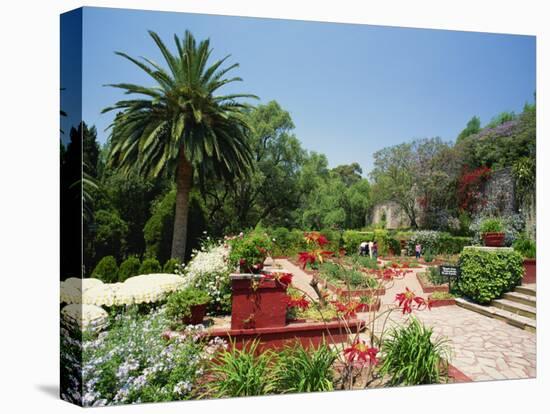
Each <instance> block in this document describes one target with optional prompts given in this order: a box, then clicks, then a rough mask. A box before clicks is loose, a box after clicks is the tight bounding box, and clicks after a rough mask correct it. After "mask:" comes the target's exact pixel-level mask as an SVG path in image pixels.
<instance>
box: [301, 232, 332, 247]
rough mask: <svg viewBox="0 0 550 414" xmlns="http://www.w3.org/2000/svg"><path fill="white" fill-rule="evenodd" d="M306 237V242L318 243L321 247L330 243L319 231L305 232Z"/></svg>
mask: <svg viewBox="0 0 550 414" xmlns="http://www.w3.org/2000/svg"><path fill="white" fill-rule="evenodd" d="M304 238H305V239H306V243H308V244H309V243H316V244H317V245H318V246H319V247H323V246H324V245H326V244H328V239H327V238H326V237H325V236H324V235H322V234H321V233H319V232H318V231H310V232H307V233H304Z"/></svg>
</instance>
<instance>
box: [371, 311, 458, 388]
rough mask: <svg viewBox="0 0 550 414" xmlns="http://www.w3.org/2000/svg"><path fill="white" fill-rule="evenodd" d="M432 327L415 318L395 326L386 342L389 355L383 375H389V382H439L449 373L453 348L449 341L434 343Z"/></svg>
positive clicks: (411, 383)
mask: <svg viewBox="0 0 550 414" xmlns="http://www.w3.org/2000/svg"><path fill="white" fill-rule="evenodd" d="M432 334H433V332H432V328H427V327H425V326H424V325H422V324H421V323H420V322H419V321H418V319H416V318H412V319H411V320H410V322H409V323H408V324H407V325H406V326H400V327H396V328H393V329H392V330H391V331H390V334H389V335H390V337H389V338H388V339H386V340H385V341H384V342H383V344H382V354H383V355H385V356H384V359H383V361H382V365H381V367H380V374H381V375H388V376H389V385H420V384H437V383H439V382H441V380H442V377H445V376H446V374H447V373H446V368H447V362H448V359H449V357H450V350H449V347H448V346H447V340H446V339H443V338H438V339H436V340H435V341H433V342H432Z"/></svg>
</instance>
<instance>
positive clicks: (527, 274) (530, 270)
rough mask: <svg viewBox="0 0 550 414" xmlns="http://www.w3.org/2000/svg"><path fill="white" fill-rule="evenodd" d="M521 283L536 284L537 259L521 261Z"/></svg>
mask: <svg viewBox="0 0 550 414" xmlns="http://www.w3.org/2000/svg"><path fill="white" fill-rule="evenodd" d="M523 269H524V273H523V279H522V281H523V283H537V259H523Z"/></svg>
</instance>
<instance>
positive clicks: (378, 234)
mask: <svg viewBox="0 0 550 414" xmlns="http://www.w3.org/2000/svg"><path fill="white" fill-rule="evenodd" d="M389 240H390V238H389V232H388V230H384V229H377V230H374V241H375V242H376V243H377V244H378V256H385V255H387V254H388V253H389V252H390V244H389V243H390V242H389Z"/></svg>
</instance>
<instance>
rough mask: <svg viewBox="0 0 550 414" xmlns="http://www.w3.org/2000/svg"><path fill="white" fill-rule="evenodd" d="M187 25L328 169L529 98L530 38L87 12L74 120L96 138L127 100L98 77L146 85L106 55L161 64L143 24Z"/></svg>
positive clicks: (515, 107)
mask: <svg viewBox="0 0 550 414" xmlns="http://www.w3.org/2000/svg"><path fill="white" fill-rule="evenodd" d="M186 29H188V30H190V31H191V32H192V33H193V34H194V35H195V37H196V38H197V39H203V38H206V37H209V38H210V40H211V45H212V47H213V48H214V53H213V58H219V57H222V56H224V55H226V54H231V55H232V57H231V58H230V62H231V63H232V62H238V63H240V68H238V69H236V70H235V71H234V75H238V76H241V77H242V78H243V79H244V81H243V82H241V83H237V84H234V86H233V87H231V88H227V92H232V91H239V92H246V93H253V94H256V95H258V96H259V97H260V98H261V101H260V102H262V103H265V102H268V101H269V100H272V99H275V100H277V101H278V102H279V103H280V104H281V106H282V107H283V108H285V109H286V110H288V111H289V112H290V114H291V116H292V118H293V120H294V123H295V125H296V129H295V134H296V136H297V137H298V138H299V139H300V141H301V142H302V144H303V146H304V147H305V148H306V149H308V150H314V151H317V152H321V153H324V154H326V155H327V157H328V159H329V163H330V165H331V166H336V165H339V164H344V163H351V162H354V161H357V162H359V164H360V165H361V166H362V167H363V170H364V173H367V172H368V171H369V170H370V169H371V168H372V153H373V152H375V151H377V150H379V149H381V148H383V147H386V146H389V145H395V144H398V143H401V142H404V141H409V140H411V139H413V138H423V137H432V136H440V137H442V138H443V139H445V140H454V139H455V138H456V136H457V135H458V133H459V132H460V130H462V129H463V128H464V126H465V124H466V122H467V121H468V120H469V119H470V118H471V117H472V116H473V115H478V116H480V117H481V121H482V124H483V123H486V122H488V121H489V120H490V118H491V117H493V116H494V115H496V114H498V113H499V112H502V111H515V112H520V111H521V109H522V107H523V105H524V104H525V102H533V99H534V97H533V93H534V92H535V88H536V85H535V78H536V76H535V49H536V45H535V43H536V42H535V37H532V36H518V35H502V34H487V33H469V32H456V31H439V30H424V29H406V28H397V27H383V26H368V25H348V24H339V23H319V22H305V21H291V20H277V19H256V18H240V17H225V16H213V15H197V14H186V13H169V12H151V11H135V10H122V9H101V8H85V9H84V12H83V52H82V53H83V56H82V68H83V79H82V91H83V107H82V116H83V119H84V120H85V121H86V122H87V123H88V124H89V125H92V124H94V125H96V127H97V129H98V135H99V140H100V142H104V141H105V139H106V138H107V136H108V132H105V131H104V130H105V128H107V126H108V125H109V123H110V121H111V120H112V116H113V114H100V112H101V109H103V108H104V107H106V106H108V105H111V104H112V103H114V102H115V101H117V100H119V99H121V98H123V95H122V93H121V91H120V90H117V89H114V88H109V87H104V86H103V85H104V84H108V83H118V82H130V83H137V84H146V85H152V83H151V80H150V79H149V78H148V77H147V75H145V73H143V72H142V71H141V70H140V69H138V68H137V67H136V66H134V65H133V64H131V63H130V62H128V61H126V60H125V59H123V58H121V57H119V56H116V55H115V54H114V51H117V50H118V51H124V52H126V53H128V54H130V55H131V56H146V57H148V58H152V59H153V60H155V61H157V62H162V58H161V56H160V53H159V51H158V49H157V48H156V46H155V44H154V43H153V41H152V39H151V38H150V37H149V35H148V34H147V30H154V31H156V32H157V33H158V34H159V35H160V36H161V37H162V38H163V39H164V40H165V43H167V44H168V45H169V46H170V47H172V46H173V45H174V43H173V35H174V33H178V34H180V35H183V33H184V31H185V30H186ZM174 47H175V46H174ZM70 118H71V117H70ZM70 118H69V119H67V120H66V122H67V123H70V122H71V119H70Z"/></svg>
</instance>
